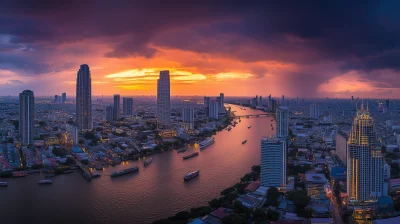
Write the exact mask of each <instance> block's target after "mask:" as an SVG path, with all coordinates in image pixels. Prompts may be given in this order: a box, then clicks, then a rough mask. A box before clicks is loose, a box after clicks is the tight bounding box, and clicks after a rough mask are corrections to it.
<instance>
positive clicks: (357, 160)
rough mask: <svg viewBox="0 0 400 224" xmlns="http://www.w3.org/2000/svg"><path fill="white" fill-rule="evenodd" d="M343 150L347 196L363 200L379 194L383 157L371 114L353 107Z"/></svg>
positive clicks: (381, 184) (381, 183)
mask: <svg viewBox="0 0 400 224" xmlns="http://www.w3.org/2000/svg"><path fill="white" fill-rule="evenodd" d="M348 144H349V148H348V152H347V153H348V154H347V194H348V196H349V199H355V200H357V201H367V200H371V199H376V198H378V197H381V196H383V180H384V177H383V157H382V152H381V148H380V147H379V142H378V138H377V135H376V132H375V124H374V120H373V118H372V117H371V116H370V114H369V112H368V111H367V110H364V108H363V105H362V104H361V109H360V110H358V111H357V115H356V117H355V118H354V122H353V126H352V128H351V132H350V136H349V140H348Z"/></svg>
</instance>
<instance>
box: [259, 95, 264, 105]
mask: <svg viewBox="0 0 400 224" xmlns="http://www.w3.org/2000/svg"><path fill="white" fill-rule="evenodd" d="M259 105H260V106H262V105H263V99H262V96H260V102H259Z"/></svg>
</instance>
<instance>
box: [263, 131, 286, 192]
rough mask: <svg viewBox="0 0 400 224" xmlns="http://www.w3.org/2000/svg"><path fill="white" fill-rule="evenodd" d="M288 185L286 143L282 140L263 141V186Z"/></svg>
mask: <svg viewBox="0 0 400 224" xmlns="http://www.w3.org/2000/svg"><path fill="white" fill-rule="evenodd" d="M285 184H286V142H285V141H283V140H282V139H280V138H276V137H271V138H265V137H264V138H263V139H262V141H261V186H264V187H279V186H283V185H285Z"/></svg>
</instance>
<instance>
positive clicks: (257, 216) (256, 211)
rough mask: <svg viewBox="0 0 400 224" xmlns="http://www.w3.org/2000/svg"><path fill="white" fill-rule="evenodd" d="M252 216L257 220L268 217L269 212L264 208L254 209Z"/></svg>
mask: <svg viewBox="0 0 400 224" xmlns="http://www.w3.org/2000/svg"><path fill="white" fill-rule="evenodd" d="M252 216H253V219H254V221H256V222H257V221H262V220H267V219H268V215H267V213H266V212H265V210H264V209H262V208H256V209H254V211H253V213H252Z"/></svg>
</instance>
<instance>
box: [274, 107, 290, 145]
mask: <svg viewBox="0 0 400 224" xmlns="http://www.w3.org/2000/svg"><path fill="white" fill-rule="evenodd" d="M276 135H277V136H278V137H280V138H282V139H285V140H287V138H288V137H289V110H288V107H286V106H280V107H278V109H277V110H276Z"/></svg>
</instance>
